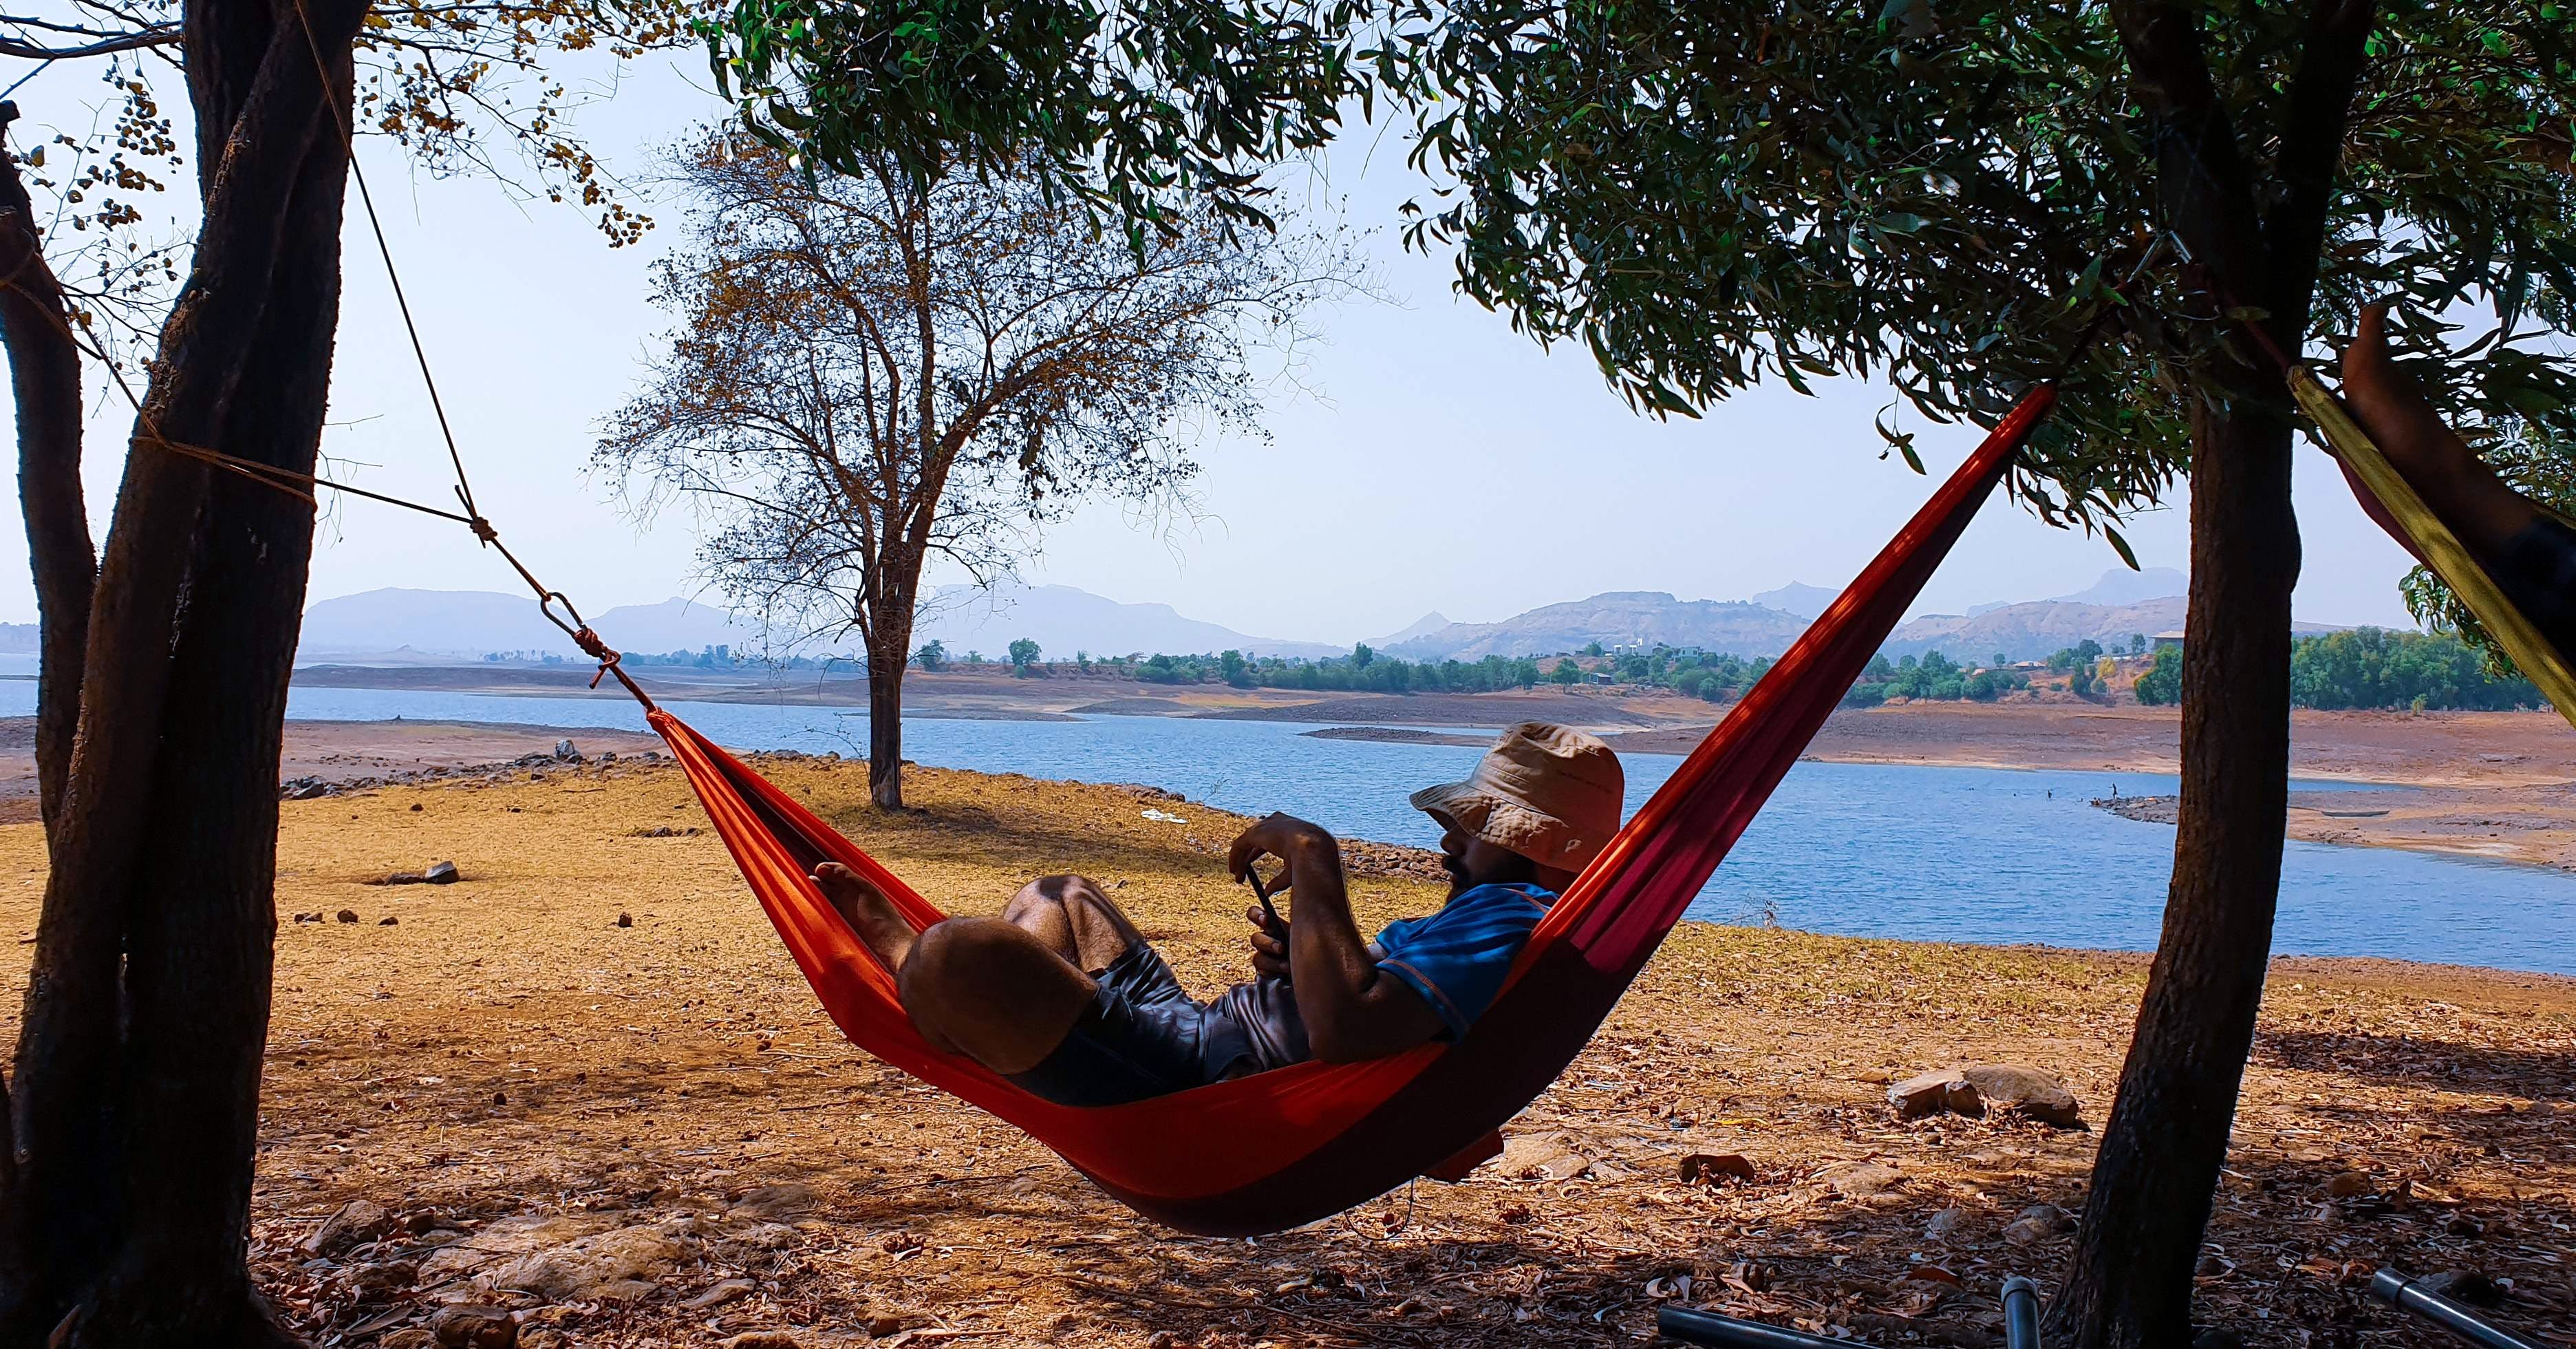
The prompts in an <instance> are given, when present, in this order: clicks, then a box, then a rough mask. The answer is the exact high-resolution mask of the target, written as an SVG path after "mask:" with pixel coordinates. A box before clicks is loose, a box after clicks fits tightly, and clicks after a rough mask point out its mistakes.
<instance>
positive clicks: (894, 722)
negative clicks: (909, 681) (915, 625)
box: [868, 614, 912, 810]
mask: <svg viewBox="0 0 2576 1349" xmlns="http://www.w3.org/2000/svg"><path fill="white" fill-rule="evenodd" d="M904 617H905V619H906V620H907V621H905V622H902V623H899V624H896V625H894V626H895V627H896V628H898V629H899V630H900V631H901V634H902V635H900V636H895V635H891V634H885V635H883V636H882V637H881V640H879V641H877V642H875V643H873V644H871V645H870V647H869V649H868V801H869V803H870V804H872V805H874V806H875V807H876V808H877V809H879V810H901V809H903V673H904V664H905V662H906V660H907V659H908V657H907V656H906V655H905V653H904V649H903V648H904V643H905V642H906V641H908V640H909V639H910V638H911V635H912V624H911V623H910V622H909V621H908V620H909V619H910V618H911V615H909V614H906V615H904ZM878 621H879V624H880V628H879V631H880V633H881V634H882V633H883V624H884V620H883V619H880V620H878ZM885 646H891V647H892V648H893V650H892V651H890V652H889V651H881V650H878V649H877V648H878V647H885Z"/></svg>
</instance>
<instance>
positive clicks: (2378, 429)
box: [2343, 304, 2576, 656]
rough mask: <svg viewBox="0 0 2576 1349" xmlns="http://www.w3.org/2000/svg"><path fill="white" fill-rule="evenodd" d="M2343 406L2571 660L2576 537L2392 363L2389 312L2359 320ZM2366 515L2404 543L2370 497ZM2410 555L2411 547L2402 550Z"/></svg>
mask: <svg viewBox="0 0 2576 1349" xmlns="http://www.w3.org/2000/svg"><path fill="white" fill-rule="evenodd" d="M2343 392H2344V399H2345V401H2346V402H2347V403H2349V404H2350V405H2351V407H2352V413H2353V416H2354V417H2355V418H2356V419H2357V420H2359V421H2360V422H2361V425H2362V429H2363V430H2365V431H2368V432H2369V433H2370V439H2371V441H2372V443H2374V444H2376V445H2378V446H2379V450H2380V453H2382V454H2384V455H2386V456H2388V462H2389V463H2390V464H2392V465H2394V466H2395V467H2396V469H2397V471H2398V472H2399V473H2401V474H2403V475H2405V478H2406V483H2407V485H2408V486H2410V487H2413V488H2414V489H2415V493H2416V495H2418V496H2420V497H2422V498H2424V504H2425V505H2426V506H2428V507H2430V508H2431V509H2432V511H2433V513H2434V514H2435V515H2438V516H2440V517H2442V522H2443V523H2444V524H2446V525H2449V526H2450V527H2451V532H2452V533H2454V534H2456V535H2458V536H2459V540H2460V544H2461V546H2462V547H2465V548H2467V549H2468V550H2469V555H2470V556H2472V557H2474V558H2476V559H2477V561H2478V565H2479V566H2481V567H2484V568H2485V569H2486V572H2487V575H2488V577H2489V578H2491V579H2492V580H2494V582H2495V584H2496V588H2497V589H2498V590H2501V591H2503V592H2504V594H2505V598H2506V599H2508V600H2511V601H2512V602H2513V605H2514V607H2515V608H2517V609H2520V610H2521V611H2522V612H2523V614H2524V615H2525V616H2526V617H2528V618H2530V619H2531V624H2532V626H2533V627H2535V628H2538V629H2539V630H2540V635H2541V637H2542V638H2544V639H2545V640H2547V641H2548V642H2549V644H2550V645H2552V646H2554V647H2556V648H2558V649H2559V650H2560V651H2563V652H2566V653H2568V654H2569V655H2571V656H2576V529H2571V528H2569V527H2568V525H2567V522H2566V521H2564V520H2561V519H2560V518H2558V517H2557V516H2556V515H2554V514H2552V513H2551V512H2549V511H2546V510H2543V509H2542V508H2541V507H2540V506H2539V505H2538V504H2537V503H2535V502H2533V501H2531V500H2530V499H2529V498H2527V497H2524V496H2523V495H2522V494H2520V493H2518V492H2516V491H2514V490H2513V489H2512V488H2511V487H2508V486H2506V485H2505V481H2504V479H2502V478H2500V477H2497V476H2496V472H2495V470H2494V469H2492V468H2489V467H2487V464H2486V461H2485V460H2483V459H2480V458H2478V456H2477V452H2476V451H2474V450H2472V449H2470V448H2469V443H2468V442H2467V441H2465V440H2462V439H2461V438H2460V435H2459V433H2458V432H2456V431H2453V430H2452V429H2451V428H2450V427H2449V426H2448V425H2446V424H2444V422H2443V421H2442V417H2441V414H2440V413H2438V412H2436V411H2434V410H2433V404H2432V401H2431V400H2430V399H2427V398H2426V397H2425V396H2424V391H2423V390H2421V389H2419V388H2417V387H2416V386H2415V381H2414V380H2413V379H2410V378H2408V377H2407V375H2406V373H2405V372H2404V371H2402V370H2399V369H2398V368H2397V363H2396V362H2395V361H2393V360H2391V359H2390V358H2389V354H2388V306H2387V305H2385V304H2375V305H2372V306H2370V307H2369V308H2367V309H2364V310H2363V311H2362V312H2361V327H2360V331H2358V332H2356V333H2355V334H2353V339H2352V345H2351V346H2348V347H2346V348H2344V353H2343ZM2355 495H2357V496H2359V497H2360V498H2361V503H2362V506H2363V508H2364V509H2366V510H2368V511H2369V512H2370V515H2371V518H2373V519H2375V520H2377V521H2379V524H2380V527H2381V528H2383V529H2386V530H2387V531H2388V532H2389V534H2390V535H2391V536H2393V537H2394V538H2396V539H2397V541H2398V542H2400V543H2406V534H2405V531H2403V530H2402V529H2400V528H2398V526H2397V524H2396V522H2395V521H2393V520H2391V519H2389V518H2388V516H2387V514H2386V512H2385V511H2383V510H2382V509H2381V508H2380V506H2379V503H2378V502H2377V501H2376V500H2374V499H2373V498H2372V497H2371V495H2370V493H2369V492H2368V491H2366V490H2360V489H2359V488H2358V487H2357V488H2356V490H2355ZM2407 546H2408V547H2409V548H2412V547H2413V545H2412V544H2408V545H2407Z"/></svg>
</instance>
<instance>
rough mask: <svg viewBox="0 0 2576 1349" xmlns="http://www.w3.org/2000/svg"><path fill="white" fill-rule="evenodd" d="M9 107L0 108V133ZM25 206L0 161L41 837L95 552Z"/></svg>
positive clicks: (74, 692) (75, 687)
mask: <svg viewBox="0 0 2576 1349" xmlns="http://www.w3.org/2000/svg"><path fill="white" fill-rule="evenodd" d="M17 116H18V106H17V105H16V104H14V103H0V127H5V126H6V125H7V124H8V123H10V122H12V121H15V120H16V119H17ZM34 219H35V211H34V208H33V207H32V206H31V205H30V204H29V202H28V200H27V186H26V184H25V182H24V181H22V180H21V179H20V178H19V176H18V164H17V161H16V160H14V159H11V158H9V157H8V156H6V155H0V277H6V278H7V281H6V283H5V285H0V344H5V345H6V346H7V348H8V355H9V382H10V387H11V392H12V394H13V395H14V397H15V399H16V403H17V409H18V506H19V510H20V512H21V514H22V515H23V516H24V518H25V521H26V527H27V555H28V565H29V569H30V571H31V573H32V579H33V580H34V582H35V589H36V617H37V624H38V633H39V637H38V643H37V649H38V652H39V654H38V657H37V675H36V784H37V785H36V794H37V803H38V807H39V810H40V812H41V814H42V816H43V818H44V821H45V827H46V832H47V835H48V837H50V836H51V835H52V833H53V831H54V827H55V825H56V823H57V820H58V812H59V811H60V809H61V806H62V800H63V784H64V783H65V782H66V781H67V780H68V778H69V775H70V771H71V754H72V737H73V732H74V730H75V729H76V728H77V727H78V726H79V724H80V703H81V670H82V653H83V651H84V650H85V649H86V648H87V647H88V645H89V603H90V592H91V590H92V588H93V587H94V586H95V585H96V584H97V580H98V550H97V547H96V546H95V545H94V544H93V543H92V542H91V540H90V535H89V510H88V505H87V502H86V500H85V498H84V497H83V494H82V491H81V477H80V460H81V377H80V352H79V350H78V348H77V347H76V346H75V345H74V342H73V339H72V328H71V317H70V314H69V312H68V310H67V309H66V308H65V306H64V304H63V292H62V285H61V283H60V282H59V281H57V280H56V279H55V277H54V272H53V269H52V268H51V267H50V266H48V265H47V264H46V262H45V253H44V246H43V241H42V240H40V239H39V238H38V237H37V235H36V230H35V226H34V223H33V222H34Z"/></svg>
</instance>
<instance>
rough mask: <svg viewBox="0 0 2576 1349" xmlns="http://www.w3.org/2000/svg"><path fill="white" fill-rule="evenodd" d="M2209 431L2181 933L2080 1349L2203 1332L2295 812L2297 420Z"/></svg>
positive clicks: (2251, 418)
mask: <svg viewBox="0 0 2576 1349" xmlns="http://www.w3.org/2000/svg"><path fill="white" fill-rule="evenodd" d="M2199 421H2200V424H2199V425H2198V426H2197V427H2196V428H2195V434H2194V439H2193V463H2192V476H2191V482H2192V497H2191V527H2192V529H2191V537H2192V549H2191V564H2192V565H2191V613H2190V618H2189V620H2188V622H2187V624H2186V629H2185V640H2184V643H2183V694H2182V711H2183V726H2182V763H2183V773H2182V820H2181V829H2180V831H2179V833H2178V834H2177V836H2176V838H2175V842H2174V872H2173V885H2172V891H2171V894H2170V897H2169V898H2168V899H2167V900H2166V903H2165V923H2164V935H2163V937H2162V939H2161V940H2160V941H2159V942H2158V944H2157V947H2156V960H2155V964H2154V966H2153V968H2152V969H2151V971H2150V972H2149V974H2148V977H2147V992H2146V997H2145V1000H2144V1001H2143V1002H2142V1003H2141V1005H2140V1007H2139V1010H2138V1024H2137V1030H2136V1032H2135V1035H2134V1036H2133V1038H2132V1039H2131V1041H2130V1044H2129V1056H2128V1060H2127V1062H2126V1063H2125V1064H2124V1065H2123V1067H2122V1069H2121V1073H2120V1088H2119V1096H2118V1098H2117V1100H2116V1101H2115V1102H2114V1104H2113V1106H2112V1110H2111V1116H2110V1119H2109V1121H2108V1122H2107V1123H2106V1124H2105V1125H2104V1128H2103V1132H2102V1146H2101V1151H2100V1154H2099V1155H2098V1157H2097V1158H2096V1160H2095V1162H2094V1167H2093V1181H2092V1189H2091V1192H2090V1193H2089V1194H2088V1195H2087V1197H2086V1204H2085V1209H2084V1218H2083V1229H2082V1233H2081V1235H2080V1236H2079V1237H2078V1239H2077V1249H2076V1254H2075V1260H2074V1269H2073V1271H2072V1273H2071V1274H2070V1276H2069V1279H2068V1281H2067V1284H2066V1286H2065V1287H2064V1289H2063V1290H2062V1291H2061V1292H2060V1294H2059V1296H2058V1299H2057V1303H2056V1306H2055V1307H2054V1308H2053V1315H2054V1318H2055V1320H2056V1322H2057V1324H2058V1326H2059V1327H2060V1338H2059V1342H2061V1343H2065V1344H2068V1345H2070V1346H2077V1347H2078V1349H2114V1347H2115V1346H2116V1347H2118V1349H2129V1347H2131V1346H2136V1347H2138V1349H2145V1347H2146V1346H2155V1347H2156V1349H2168V1347H2170V1346H2179V1345H2185V1344H2188V1343H2190V1340H2191V1333H2190V1332H2191V1293H2192V1271H2193V1266H2194V1265H2195V1263H2196V1262H2197V1261H2198V1259H2199V1255H2200V1243H2201V1232H2202V1229H2203V1227H2204V1226H2206V1224H2207V1223H2208V1221H2209V1209H2210V1202H2211V1197H2212V1195H2213V1193H2214V1192H2215V1190H2216V1187H2217V1182H2218V1173H2219V1168H2220V1166H2221V1164H2222V1163H2223V1162H2224V1161H2225V1160H2226V1155H2227V1135H2228V1130H2229V1128H2230V1126H2231V1124H2232V1122H2233V1121H2234V1119H2235V1112H2236V1095H2237V1089H2238V1086H2239V1084H2240V1083H2241V1081H2242V1079H2243V1077H2244V1072H2245V1058H2246V1054H2247V1052H2248V1050H2249V1049H2250V1048H2251V1046H2252V1044H2253V1037H2254V1016H2255V1011H2256V1009H2257V1007H2258V1005H2259V1004H2260V1003H2261V1001H2262V996H2263V974H2264V968H2265V964H2266V962H2267V960H2268V958H2269V955H2270V952H2271V949H2272V917H2273V908H2274V904H2275V900H2276V897H2277V894H2278V890H2279V884H2280V876H2281V841H2282V820H2283V818H2284V816H2285V815H2286V813H2287V811H2288V789H2289V754H2290V717H2289V668H2290V589H2291V586H2292V585H2293V584H2294V583H2295V581H2296V580H2297V578H2298V568H2299V542H2298V524H2297V521H2296V519H2295V518H2294V517H2293V516H2292V514H2291V510H2290V427H2289V424H2288V423H2287V422H2286V421H2284V420H2282V419H2281V418H2280V417H2279V416H2278V415H2277V414H2274V413H2271V412H2269V411H2267V410H2264V409H2261V408H2257V407H2242V408H2240V409H2238V412H2237V415H2236V416H2234V417H2225V418H2222V417H2220V416H2217V415H2215V414H2209V413H2204V414H2203V415H2202V417H2201V418H2200V419H2199Z"/></svg>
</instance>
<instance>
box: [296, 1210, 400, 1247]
mask: <svg viewBox="0 0 2576 1349" xmlns="http://www.w3.org/2000/svg"><path fill="white" fill-rule="evenodd" d="M393 1230H394V1215H392V1214H390V1213H387V1212H385V1210H384V1207H383V1206H382V1205H380V1204H377V1203H374V1202H372V1201H370V1200H365V1199H352V1200H350V1201H349V1202H348V1203H346V1204H343V1205H341V1206H340V1211H339V1212H337V1213H334V1214H332V1215H331V1216H330V1217H328V1218H325V1219H323V1220H322V1225H321V1226H320V1227H317V1228H315V1229H313V1235H311V1236H309V1237H306V1238H305V1239H304V1250H305V1253H306V1254H308V1255H324V1256H331V1255H338V1254H339V1253H341V1252H342V1251H345V1250H347V1249H349V1248H350V1247H352V1246H363V1245H365V1244H366V1243H368V1242H370V1241H382V1240H384V1239H385V1236H386V1235H387V1234H388V1233H390V1232H392V1231H393Z"/></svg>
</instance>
